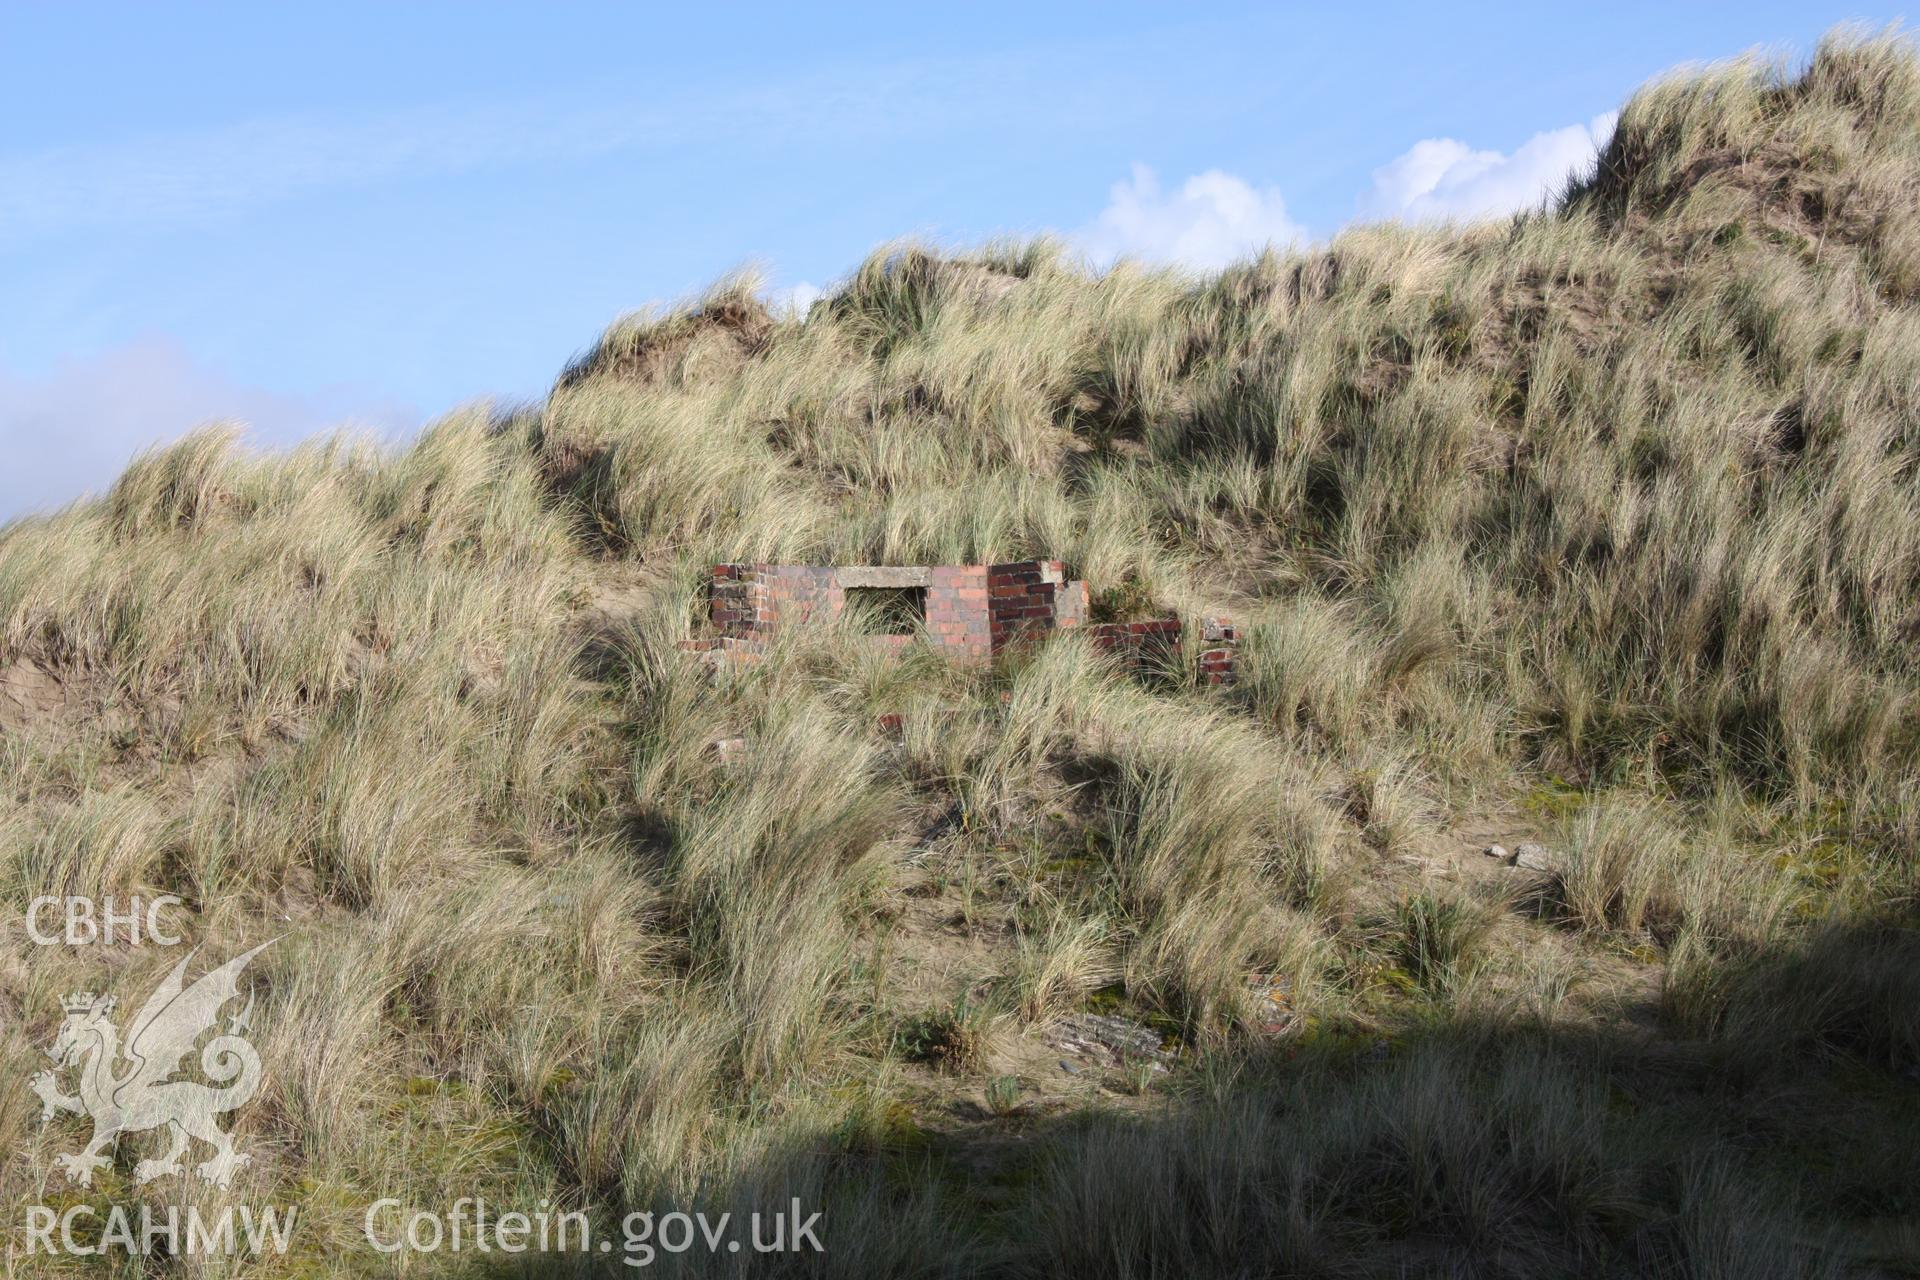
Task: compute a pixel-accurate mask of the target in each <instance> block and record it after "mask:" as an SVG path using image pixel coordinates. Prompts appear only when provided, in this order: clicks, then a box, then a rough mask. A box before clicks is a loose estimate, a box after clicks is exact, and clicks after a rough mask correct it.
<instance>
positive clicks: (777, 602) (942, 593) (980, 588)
mask: <svg viewBox="0 0 1920 1280" xmlns="http://www.w3.org/2000/svg"><path fill="white" fill-rule="evenodd" d="M849 604H859V605H863V606H864V607H865V608H866V610H867V613H868V616H870V617H871V618H873V619H874V620H875V621H876V624H877V625H876V633H875V634H874V635H873V637H872V639H873V641H874V643H876V644H882V645H889V646H898V645H905V644H910V643H913V642H914V641H915V640H917V639H925V640H926V641H927V642H928V643H929V644H932V645H933V646H934V647H936V648H938V649H942V650H944V651H946V652H948V653H949V654H951V655H952V656H954V657H955V658H957V659H960V660H962V661H967V662H980V663H984V662H988V661H991V660H992V658H993V657H994V655H996V654H1000V653H1004V652H1006V651H1007V650H1009V649H1011V648H1014V647H1016V646H1018V645H1022V644H1027V643H1031V642H1033V641H1036V640H1039V639H1041V638H1044V637H1045V636H1047V635H1051V634H1052V633H1054V632H1056V631H1064V630H1076V629H1077V630H1083V631H1085V632H1086V633H1087V635H1088V637H1089V639H1090V640H1091V641H1092V643H1093V644H1094V645H1095V646H1096V647H1098V648H1100V649H1103V650H1107V651H1109V652H1115V653H1118V654H1120V655H1121V656H1122V658H1123V659H1124V660H1126V661H1127V663H1128V664H1129V665H1133V666H1142V665H1146V664H1149V663H1158V662H1170V661H1173V660H1177V659H1178V657H1179V652H1180V644H1181V632H1182V627H1181V623H1180V619H1178V618H1174V617H1168V618H1156V619H1153V620H1151V621H1147V622H1103V623H1090V622H1088V620H1087V618H1088V612H1089V597H1088V592H1087V584H1086V583H1085V582H1082V581H1079V580H1077V579H1076V580H1073V581H1068V579H1067V576H1066V571H1065V567H1064V566H1063V565H1062V564H1061V563H1060V562H1059V561H1058V560H1020V561H1016V562H1014V563H1011V564H966V565H932V566H893V565H839V566H832V567H822V566H815V565H793V564H717V565H714V566H713V580H712V585H711V587H710V588H709V595H708V617H709V620H710V621H711V622H712V624H713V630H714V634H713V635H712V636H711V637H709V638H707V639H704V640H695V641H688V642H687V643H686V644H685V645H684V646H683V647H684V648H688V649H697V650H703V651H717V652H725V653H737V654H752V653H757V652H759V651H760V650H761V648H762V647H763V646H764V644H765V642H766V641H767V640H768V639H769V638H770V637H771V636H772V635H773V634H774V633H775V632H776V631H777V630H779V629H780V628H782V627H786V626H794V625H800V624H804V623H805V622H807V621H808V620H809V619H813V618H836V617H839V616H841V614H843V613H844V612H845V611H846V609H847V607H848V605H849ZM1200 631H1201V639H1202V641H1203V642H1204V643H1205V644H1206V645H1207V646H1208V647H1207V648H1205V649H1203V650H1202V651H1201V653H1200V655H1199V659H1198V662H1199V670H1200V674H1201V677H1202V679H1203V680H1204V681H1205V682H1206V683H1208V684H1231V683H1232V682H1233V679H1234V661H1233V657H1234V653H1233V646H1234V644H1235V643H1236V642H1237V640H1238V638H1239V636H1238V633H1237V631H1236V630H1235V628H1234V626H1233V624H1232V623H1230V622H1228V621H1226V620H1225V619H1219V618H1206V619H1202V620H1201V627H1200Z"/></svg>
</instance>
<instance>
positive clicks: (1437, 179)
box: [1360, 111, 1618, 222]
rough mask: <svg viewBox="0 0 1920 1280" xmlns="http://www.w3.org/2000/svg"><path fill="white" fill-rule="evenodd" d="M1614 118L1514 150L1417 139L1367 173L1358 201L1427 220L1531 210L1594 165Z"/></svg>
mask: <svg viewBox="0 0 1920 1280" xmlns="http://www.w3.org/2000/svg"><path fill="white" fill-rule="evenodd" d="M1617 116H1618V113H1617V112H1613V111H1609V112H1607V113H1605V114H1604V115H1598V116H1595V117H1594V118H1593V119H1592V120H1591V121H1589V122H1588V123H1586V124H1576V125H1569V126H1567V127H1566V128H1564V129H1552V130H1549V131H1547V132H1545V133H1536V134H1534V135H1533V136H1532V137H1531V138H1529V139H1527V140H1526V141H1525V142H1523V143H1521V144H1520V146H1519V147H1517V148H1516V149H1515V150H1514V152H1513V154H1512V155H1503V154H1501V153H1500V152H1498V151H1475V150H1474V149H1473V148H1471V147H1469V146H1467V144H1466V143H1464V142H1457V141H1455V140H1454V139H1452V138H1428V139H1427V140H1425V141H1424V142H1416V143H1414V144H1413V146H1412V147H1410V148H1409V149H1408V150H1407V151H1405V152H1403V153H1402V154H1401V155H1400V156H1398V157H1397V158H1395V159H1394V160H1393V161H1391V162H1390V163H1388V164H1386V165H1384V166H1382V167H1381V168H1378V169H1375V170H1374V171H1373V185H1372V186H1371V187H1370V188H1369V189H1368V190H1367V192H1366V193H1365V194H1364V195H1362V196H1361V198H1360V213H1361V216H1362V217H1365V218H1401V219H1404V220H1406V221H1409V222H1427V221H1439V220H1445V219H1461V220H1466V219H1472V218H1490V217H1499V216H1501V215H1503V214H1509V213H1516V212H1518V211H1519V210H1521V209H1528V208H1534V207H1537V206H1538V205H1540V204H1541V203H1542V202H1544V201H1546V200H1547V199H1549V198H1550V197H1552V196H1553V195H1555V194H1557V193H1558V192H1559V191H1560V189H1561V188H1562V187H1563V186H1564V185H1565V184H1566V181H1567V179H1568V178H1569V177H1571V176H1573V175H1575V174H1584V173H1586V172H1588V171H1589V170H1591V169H1592V167H1593V162H1594V157H1595V156H1596V155H1598V154H1599V150H1600V148H1601V147H1602V146H1604V145H1605V144H1606V141H1607V138H1608V137H1609V136H1610V135H1611V134H1612V133H1613V124H1614V120H1615V119H1616V118H1617Z"/></svg>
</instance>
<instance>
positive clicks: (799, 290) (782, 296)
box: [767, 280, 827, 320]
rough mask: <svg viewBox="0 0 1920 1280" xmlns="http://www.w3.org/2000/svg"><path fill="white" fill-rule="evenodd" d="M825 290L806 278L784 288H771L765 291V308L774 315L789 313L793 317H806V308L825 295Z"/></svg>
mask: <svg viewBox="0 0 1920 1280" xmlns="http://www.w3.org/2000/svg"><path fill="white" fill-rule="evenodd" d="M826 294H827V291H826V290H825V289H822V288H821V287H820V286H819V285H817V284H814V283H812V282H811V281H808V280H802V281H801V282H800V283H799V284H795V285H788V286H787V287H786V288H784V289H773V290H769V291H768V293H767V310H769V311H771V312H773V314H775V315H776V316H784V315H791V316H793V317H794V318H795V319H799V320H804V319H806V318H807V309H808V308H809V307H811V306H813V304H814V303H816V302H818V301H820V299H822V298H824V297H826Z"/></svg>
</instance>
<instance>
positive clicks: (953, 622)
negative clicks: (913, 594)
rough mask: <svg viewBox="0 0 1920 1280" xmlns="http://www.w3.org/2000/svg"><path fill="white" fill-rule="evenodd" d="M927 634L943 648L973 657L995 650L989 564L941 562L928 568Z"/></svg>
mask: <svg viewBox="0 0 1920 1280" xmlns="http://www.w3.org/2000/svg"><path fill="white" fill-rule="evenodd" d="M928 572H929V574H930V575H931V578H930V581H929V582H928V584H927V637H928V639H930V640H932V641H933V643H934V644H936V645H938V646H939V647H941V648H943V649H949V650H953V651H955V652H956V653H959V654H961V655H964V656H965V657H966V658H968V659H970V660H977V661H985V660H986V659H987V658H989V657H991V656H992V654H993V630H992V628H991V626H990V625H989V624H988V614H987V567H986V566H985V565H982V564H964V565H942V566H940V567H938V568H935V569H931V570H929V571H928Z"/></svg>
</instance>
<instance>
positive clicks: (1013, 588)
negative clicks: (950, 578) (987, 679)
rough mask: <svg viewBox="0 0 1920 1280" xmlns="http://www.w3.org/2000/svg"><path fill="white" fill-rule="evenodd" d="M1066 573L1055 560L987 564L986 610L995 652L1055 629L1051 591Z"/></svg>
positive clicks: (1062, 580) (1053, 592)
mask: <svg viewBox="0 0 1920 1280" xmlns="http://www.w3.org/2000/svg"><path fill="white" fill-rule="evenodd" d="M1066 576H1067V575H1066V570H1065V568H1064V566H1062V565H1061V563H1060V562H1059V561H1058V560H1021V561H1016V562H1015V563H1012V564H990V565H988V566H987V612H988V622H989V624H990V626H991V629H992V634H993V651H994V652H995V653H1000V652H1003V651H1004V650H1006V649H1008V648H1009V647H1011V646H1014V645H1018V644H1023V643H1026V642H1028V641H1030V640H1034V639H1037V638H1039V637H1040V636H1042V635H1044V634H1046V633H1047V632H1049V631H1052V630H1053V629H1054V622H1055V614H1054V594H1055V592H1056V591H1057V590H1058V589H1059V587H1060V584H1061V583H1063V582H1064V581H1066Z"/></svg>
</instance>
